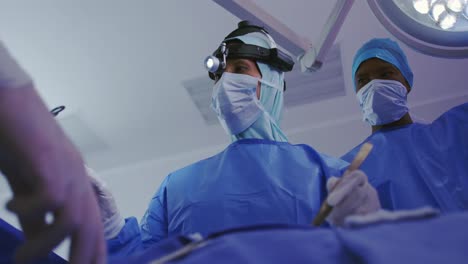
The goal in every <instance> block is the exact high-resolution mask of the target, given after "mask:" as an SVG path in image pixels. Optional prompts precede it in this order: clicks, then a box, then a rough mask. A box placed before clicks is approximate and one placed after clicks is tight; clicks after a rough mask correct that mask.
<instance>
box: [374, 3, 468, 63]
mask: <svg viewBox="0 0 468 264" xmlns="http://www.w3.org/2000/svg"><path fill="white" fill-rule="evenodd" d="M367 2H368V3H369V6H370V8H371V9H372V11H373V12H374V14H375V16H376V17H377V19H378V20H379V21H380V22H381V23H382V25H383V26H384V27H385V28H386V29H387V30H388V31H390V33H392V34H393V35H394V36H395V37H397V38H398V39H399V40H401V41H402V42H404V43H405V44H407V45H408V46H410V47H412V48H414V49H416V50H418V51H420V52H422V53H425V54H428V55H432V56H438V57H446V58H467V57H468V1H467V0H367ZM465 13H466V14H465Z"/></svg>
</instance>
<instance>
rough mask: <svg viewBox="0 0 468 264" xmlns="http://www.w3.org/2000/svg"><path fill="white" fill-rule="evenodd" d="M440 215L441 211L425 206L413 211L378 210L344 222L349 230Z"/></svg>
mask: <svg viewBox="0 0 468 264" xmlns="http://www.w3.org/2000/svg"><path fill="white" fill-rule="evenodd" d="M439 213H440V212H439V210H437V209H434V208H432V207H430V206H425V207H421V208H418V209H413V210H398V211H388V210H378V211H377V212H374V213H370V214H367V215H351V216H348V217H346V219H345V221H344V226H345V227H349V228H356V227H363V226H368V225H373V224H381V223H389V222H396V221H406V220H419V219H425V218H432V217H435V216H438V215H439Z"/></svg>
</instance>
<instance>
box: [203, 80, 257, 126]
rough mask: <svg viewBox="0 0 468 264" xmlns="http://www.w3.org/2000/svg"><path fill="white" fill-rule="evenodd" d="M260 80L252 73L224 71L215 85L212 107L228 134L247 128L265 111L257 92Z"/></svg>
mask: <svg viewBox="0 0 468 264" xmlns="http://www.w3.org/2000/svg"><path fill="white" fill-rule="evenodd" d="M258 82H259V79H258V78H255V77H252V76H250V75H246V74H236V73H229V72H224V73H223V75H222V76H221V78H220V79H219V80H218V82H217V83H216V84H215V85H214V87H213V95H212V97H211V107H212V108H213V110H214V111H215V112H216V114H217V115H218V119H219V120H220V122H221V125H222V126H223V127H224V128H225V129H226V130H227V132H228V134H231V135H235V134H238V133H240V132H242V131H244V130H246V129H247V128H248V127H249V126H251V125H252V124H253V123H254V122H255V120H257V119H258V117H259V116H260V114H261V113H262V112H263V108H262V106H261V103H260V102H259V100H258V98H257V94H256V90H257V85H258Z"/></svg>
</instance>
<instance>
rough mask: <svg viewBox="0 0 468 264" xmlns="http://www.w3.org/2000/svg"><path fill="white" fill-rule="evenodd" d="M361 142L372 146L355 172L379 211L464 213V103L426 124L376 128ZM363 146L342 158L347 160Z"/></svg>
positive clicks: (467, 178) (467, 153) (467, 194)
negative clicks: (431, 209) (426, 208)
mask: <svg viewBox="0 0 468 264" xmlns="http://www.w3.org/2000/svg"><path fill="white" fill-rule="evenodd" d="M364 142H371V143H372V144H373V145H374V147H373V149H372V152H371V153H370V154H369V156H368V157H367V159H366V160H365V161H364V163H363V164H362V165H361V169H362V170H363V171H364V172H365V173H366V174H367V175H368V177H369V182H370V183H371V184H372V185H373V186H374V187H376V189H377V192H378V194H379V198H380V201H381V204H382V207H383V208H385V209H390V210H398V209H413V208H417V207H421V206H425V205H429V206H432V207H435V208H438V209H440V210H441V211H442V212H455V211H462V210H466V209H468V103H465V104H462V105H460V106H457V107H455V108H453V109H451V110H449V111H448V112H446V113H444V114H443V115H441V116H440V117H439V118H438V119H436V120H435V121H434V122H432V123H431V124H411V125H406V126H401V127H397V128H392V129H382V130H380V131H378V132H376V133H374V134H372V135H371V136H370V137H368V138H367V139H366V140H364ZM364 142H363V143H364ZM363 143H361V144H360V145H358V146H357V147H355V148H354V149H353V150H351V151H350V152H349V153H347V154H346V155H344V156H343V157H342V158H343V159H344V160H347V161H351V160H352V159H353V158H354V156H355V155H356V153H357V152H358V150H359V148H360V146H361V145H362V144H363Z"/></svg>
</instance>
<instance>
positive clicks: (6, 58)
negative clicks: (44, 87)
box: [0, 41, 32, 88]
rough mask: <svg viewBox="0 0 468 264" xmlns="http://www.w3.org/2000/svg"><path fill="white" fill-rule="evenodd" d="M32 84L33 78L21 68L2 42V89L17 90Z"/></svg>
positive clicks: (0, 54) (0, 60)
mask: <svg viewBox="0 0 468 264" xmlns="http://www.w3.org/2000/svg"><path fill="white" fill-rule="evenodd" d="M31 83H32V80H31V77H29V75H28V74H27V73H26V72H25V71H24V70H23V69H22V68H21V66H19V64H18V63H17V62H16V60H15V59H14V58H13V57H12V56H11V55H10V53H9V52H8V50H7V49H6V47H5V46H4V45H3V43H2V41H0V88H17V87H23V86H25V85H27V84H31Z"/></svg>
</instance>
